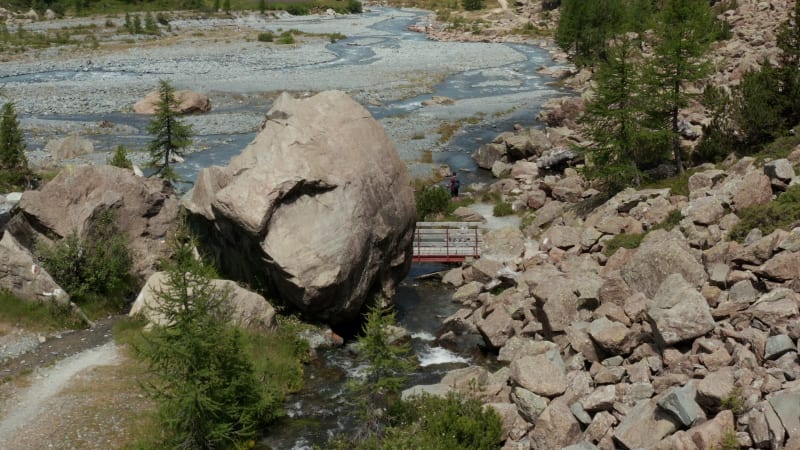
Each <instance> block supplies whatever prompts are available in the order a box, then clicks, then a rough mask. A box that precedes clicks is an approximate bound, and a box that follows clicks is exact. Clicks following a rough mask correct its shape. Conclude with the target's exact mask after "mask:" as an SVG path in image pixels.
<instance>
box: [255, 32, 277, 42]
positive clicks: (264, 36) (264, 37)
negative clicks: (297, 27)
mask: <svg viewBox="0 0 800 450" xmlns="http://www.w3.org/2000/svg"><path fill="white" fill-rule="evenodd" d="M274 40H275V35H274V34H272V32H271V31H266V32H264V33H258V42H272V41H274Z"/></svg>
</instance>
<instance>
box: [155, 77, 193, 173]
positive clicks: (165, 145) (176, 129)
mask: <svg viewBox="0 0 800 450" xmlns="http://www.w3.org/2000/svg"><path fill="white" fill-rule="evenodd" d="M158 92H159V102H158V106H157V108H156V113H155V116H153V120H151V121H150V125H149V126H148V128H147V131H148V132H149V133H150V134H152V135H153V141H152V142H150V145H149V146H148V150H149V151H150V158H151V163H152V164H153V166H155V167H156V168H157V171H156V174H159V175H161V176H162V177H164V178H167V179H170V180H172V179H175V178H176V175H175V173H174V172H173V171H172V168H171V167H170V165H169V164H170V158H171V157H172V156H173V155H177V156H182V155H183V149H184V148H186V147H187V146H189V145H190V144H191V132H192V129H191V127H190V126H189V125H185V124H183V123H181V121H180V120H178V116H177V113H176V112H175V111H174V109H175V108H176V107H177V104H178V102H177V100H176V99H175V89H174V88H173V87H172V85H171V84H170V83H169V82H168V81H166V80H161V81H159V87H158Z"/></svg>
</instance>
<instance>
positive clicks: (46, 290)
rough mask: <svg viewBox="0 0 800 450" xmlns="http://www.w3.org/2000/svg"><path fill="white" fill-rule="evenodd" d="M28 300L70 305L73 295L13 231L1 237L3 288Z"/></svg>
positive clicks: (0, 268) (0, 269) (0, 260)
mask: <svg viewBox="0 0 800 450" xmlns="http://www.w3.org/2000/svg"><path fill="white" fill-rule="evenodd" d="M2 290H8V291H9V292H11V293H12V294H14V295H15V296H16V297H18V298H21V299H23V300H28V301H38V302H56V303H59V304H62V305H68V304H69V296H68V295H67V294H66V292H64V290H63V289H61V286H59V285H58V284H57V283H56V282H55V281H54V280H53V278H52V277H51V276H50V274H49V273H47V271H46V270H44V268H43V267H41V266H40V265H39V263H38V262H37V261H36V260H35V259H34V257H33V255H32V254H31V252H30V251H28V250H27V249H26V248H25V247H23V246H22V245H20V243H19V242H17V240H16V239H14V236H12V235H11V233H7V232H6V233H3V234H2V239H0V291H2Z"/></svg>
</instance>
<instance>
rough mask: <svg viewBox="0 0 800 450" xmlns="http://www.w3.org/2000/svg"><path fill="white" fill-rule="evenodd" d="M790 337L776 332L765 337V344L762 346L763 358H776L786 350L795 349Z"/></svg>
mask: <svg viewBox="0 0 800 450" xmlns="http://www.w3.org/2000/svg"><path fill="white" fill-rule="evenodd" d="M796 349H797V347H795V345H794V342H792V338H790V337H789V336H787V335H785V334H778V335H776V336H770V337H769V338H767V345H766V347H765V348H764V359H777V358H779V357H780V356H781V355H783V354H784V353H786V352H791V351H795V350H796Z"/></svg>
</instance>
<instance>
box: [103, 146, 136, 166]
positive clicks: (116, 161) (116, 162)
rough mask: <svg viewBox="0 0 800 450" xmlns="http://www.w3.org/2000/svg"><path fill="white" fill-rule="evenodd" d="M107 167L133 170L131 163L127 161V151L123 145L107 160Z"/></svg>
mask: <svg viewBox="0 0 800 450" xmlns="http://www.w3.org/2000/svg"><path fill="white" fill-rule="evenodd" d="M108 165H110V166H114V167H119V168H121V169H131V168H133V163H132V162H131V160H130V159H128V151H127V150H126V149H125V146H124V145H118V146H117V148H116V150H114V155H113V156H112V157H111V159H109V160H108Z"/></svg>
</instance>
